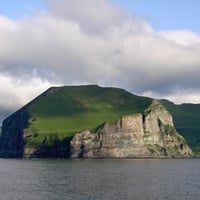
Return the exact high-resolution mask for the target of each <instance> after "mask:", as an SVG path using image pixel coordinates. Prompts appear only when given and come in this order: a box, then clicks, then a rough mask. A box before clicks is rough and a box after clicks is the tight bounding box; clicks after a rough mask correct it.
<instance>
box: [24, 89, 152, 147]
mask: <svg viewBox="0 0 200 200" xmlns="http://www.w3.org/2000/svg"><path fill="white" fill-rule="evenodd" d="M151 101H152V99H150V98H146V97H139V96H136V95H133V94H131V93H129V92H127V91H125V90H122V89H117V88H102V87H99V86H96V85H89V86H64V87H59V88H50V89H49V90H47V91H46V92H45V93H43V94H42V95H40V96H39V97H37V98H36V99H35V100H33V101H32V102H30V103H29V104H28V105H27V111H28V113H29V115H30V122H29V126H28V127H27V128H26V129H25V130H24V132H25V135H26V137H27V140H26V146H41V145H42V144H44V143H45V142H46V144H45V145H49V144H54V143H58V141H59V142H61V141H63V140H66V138H68V137H71V136H72V135H73V134H74V133H76V132H80V131H82V130H84V129H86V128H87V129H90V130H95V129H96V128H97V127H98V126H100V125H101V124H102V123H104V122H113V121H115V120H117V119H118V118H120V117H121V116H122V115H126V114H133V113H141V112H143V111H144V110H145V108H147V107H148V106H149V105H150V103H151ZM55 135H56V137H55Z"/></svg>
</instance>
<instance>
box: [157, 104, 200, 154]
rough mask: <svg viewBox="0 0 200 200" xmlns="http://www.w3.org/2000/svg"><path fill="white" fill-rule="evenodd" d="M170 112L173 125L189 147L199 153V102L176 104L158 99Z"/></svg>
mask: <svg viewBox="0 0 200 200" xmlns="http://www.w3.org/2000/svg"><path fill="white" fill-rule="evenodd" d="M160 102H162V104H163V105H164V106H165V107H166V108H167V109H168V110H169V111H170V112H171V114H172V115H173V119H174V125H175V127H176V129H177V131H178V132H179V133H181V135H182V136H183V137H184V138H185V139H186V140H187V142H188V144H189V145H190V147H191V148H192V149H193V151H195V152H196V153H198V154H200V104H181V105H176V104H174V103H172V102H170V101H167V100H160Z"/></svg>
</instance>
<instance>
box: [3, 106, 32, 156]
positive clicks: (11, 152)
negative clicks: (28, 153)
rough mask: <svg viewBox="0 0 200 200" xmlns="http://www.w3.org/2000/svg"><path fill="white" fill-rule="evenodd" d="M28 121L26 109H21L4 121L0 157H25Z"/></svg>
mask: <svg viewBox="0 0 200 200" xmlns="http://www.w3.org/2000/svg"><path fill="white" fill-rule="evenodd" d="M28 120H29V115H28V113H27V112H26V110H25V109H21V110H19V111H18V112H16V113H14V114H13V115H11V116H10V117H9V118H7V119H6V120H4V121H3V126H2V131H1V137H0V157H22V156H23V148H24V138H23V130H24V128H25V127H26V126H27V124H28Z"/></svg>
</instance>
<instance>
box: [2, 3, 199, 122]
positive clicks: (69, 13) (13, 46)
mask: <svg viewBox="0 0 200 200" xmlns="http://www.w3.org/2000/svg"><path fill="white" fill-rule="evenodd" d="M199 7H200V1H199V0H162V1H161V0H73V1H66V0H56V1H55V0H12V1H5V0H0V124H1V121H2V120H3V119H4V118H6V117H7V116H9V115H10V114H12V113H13V112H14V111H16V110H18V109H19V108H20V107H22V106H23V105H24V104H26V103H28V102H29V101H30V100H32V99H33V98H35V97H36V96H38V95H39V94H40V93H42V92H43V91H45V90H46V89H48V88H49V87H51V86H61V85H81V84H98V85H100V86H108V87H110V86H112V87H120V88H124V89H126V90H128V91H130V92H132V93H134V94H137V95H143V96H150V97H153V98H165V99H168V100H170V101H173V102H174V103H176V104H180V103H200V79H199V74H200V56H199V55H200V20H199V19H200V13H199V11H198V9H199Z"/></svg>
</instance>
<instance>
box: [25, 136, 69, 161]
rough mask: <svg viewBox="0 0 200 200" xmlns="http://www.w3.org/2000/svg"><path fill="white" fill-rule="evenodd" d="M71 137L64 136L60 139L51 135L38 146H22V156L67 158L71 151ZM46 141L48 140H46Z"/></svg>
mask: <svg viewBox="0 0 200 200" xmlns="http://www.w3.org/2000/svg"><path fill="white" fill-rule="evenodd" d="M71 139H72V137H66V138H64V139H62V140H60V139H59V138H57V137H56V136H53V137H51V138H50V142H49V141H48V139H47V138H44V141H43V143H42V145H41V146H39V147H34V148H31V147H26V144H25V146H24V147H25V148H24V156H23V157H29V158H69V157H70V153H71V148H70V141H71ZM47 141H48V142H47Z"/></svg>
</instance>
